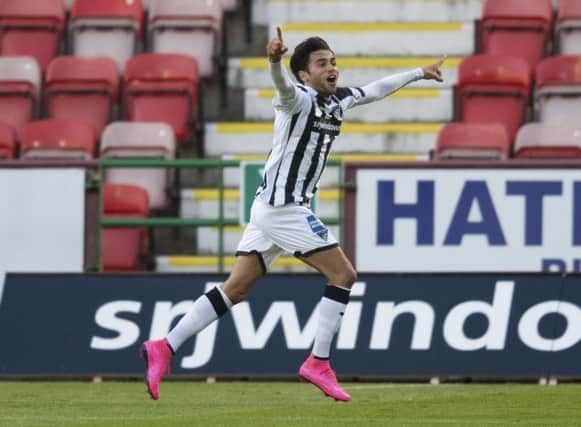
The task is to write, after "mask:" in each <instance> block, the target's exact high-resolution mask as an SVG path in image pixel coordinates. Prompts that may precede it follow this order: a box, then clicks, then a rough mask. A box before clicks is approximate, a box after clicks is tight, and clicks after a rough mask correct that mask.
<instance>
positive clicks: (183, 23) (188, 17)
mask: <svg viewBox="0 0 581 427" xmlns="http://www.w3.org/2000/svg"><path fill="white" fill-rule="evenodd" d="M222 15H223V9H222V5H221V2H220V0H206V1H190V2H185V1H183V0H152V2H151V5H150V9H149V27H148V28H149V39H150V41H151V49H150V50H152V51H153V52H164V53H179V54H183V55H191V56H193V57H194V58H196V60H197V61H198V66H199V69H200V76H202V77H210V76H212V75H214V73H215V71H216V66H215V64H216V59H217V57H218V55H219V52H220V46H221V43H220V40H221V37H222Z"/></svg>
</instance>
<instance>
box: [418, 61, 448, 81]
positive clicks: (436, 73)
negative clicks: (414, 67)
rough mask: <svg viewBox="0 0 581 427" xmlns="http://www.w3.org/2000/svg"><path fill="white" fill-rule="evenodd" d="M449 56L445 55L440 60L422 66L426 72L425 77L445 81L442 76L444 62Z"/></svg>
mask: <svg viewBox="0 0 581 427" xmlns="http://www.w3.org/2000/svg"><path fill="white" fill-rule="evenodd" d="M446 58H447V56H446V55H443V56H442V57H441V58H440V59H439V60H438V62H436V63H434V64H431V65H428V66H427V67H424V68H422V71H423V72H424V79H426V80H437V81H439V82H443V81H444V78H443V77H442V70H441V68H442V64H443V63H444V61H445V60H446Z"/></svg>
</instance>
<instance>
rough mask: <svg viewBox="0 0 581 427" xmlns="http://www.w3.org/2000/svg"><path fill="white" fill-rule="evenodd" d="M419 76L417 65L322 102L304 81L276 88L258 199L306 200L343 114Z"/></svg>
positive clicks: (275, 202)
mask: <svg viewBox="0 0 581 427" xmlns="http://www.w3.org/2000/svg"><path fill="white" fill-rule="evenodd" d="M422 76H423V72H422V70H421V69H416V70H413V71H411V72H407V73H402V74H401V76H400V75H398V76H397V77H399V78H398V79H394V81H393V82H391V81H390V82H389V84H388V85H387V86H386V85H385V84H384V82H382V81H381V80H380V81H378V82H374V83H375V86H373V85H374V83H372V84H370V85H366V86H364V87H362V88H358V87H356V88H338V89H337V91H336V93H335V94H333V95H331V96H329V97H328V98H327V99H326V100H323V99H321V98H320V97H319V96H317V91H316V90H314V89H313V88H311V87H309V86H305V85H302V84H297V85H295V86H294V96H290V97H285V98H282V97H280V96H279V94H278V92H277V94H276V95H275V97H274V100H273V106H274V109H275V119H274V135H273V147H272V150H271V152H270V154H269V156H268V159H267V161H266V165H265V169H264V176H263V181H262V184H261V185H260V186H259V187H258V190H257V192H256V197H258V198H259V199H261V200H262V201H264V202H266V203H268V204H270V205H272V206H282V205H285V204H288V203H298V204H301V203H307V202H308V201H309V200H310V199H311V198H312V197H313V195H314V194H315V192H316V191H317V188H318V183H319V179H320V178H321V174H322V173H323V170H324V168H325V164H326V162H327V159H328V157H329V152H330V151H331V145H332V144H333V141H334V140H335V138H336V137H337V136H338V135H339V133H340V131H341V124H342V123H343V114H344V112H345V111H346V110H348V109H349V108H352V107H355V106H357V105H363V104H366V103H369V102H372V101H376V100H378V99H382V98H383V97H384V96H386V95H388V94H389V93H391V92H393V91H395V90H397V89H399V88H400V87H401V86H403V85H405V84H407V83H409V82H411V81H414V80H417V79H419V78H421V77H422ZM380 83H383V84H380ZM378 85H379V86H378ZM392 86H393V87H392ZM368 92H370V93H368Z"/></svg>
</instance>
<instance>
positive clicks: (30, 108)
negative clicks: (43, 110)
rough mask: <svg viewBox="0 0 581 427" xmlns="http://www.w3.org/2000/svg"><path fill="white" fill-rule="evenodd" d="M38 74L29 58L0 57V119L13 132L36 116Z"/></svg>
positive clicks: (38, 94)
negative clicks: (10, 127) (11, 128)
mask: <svg viewBox="0 0 581 427" xmlns="http://www.w3.org/2000/svg"><path fill="white" fill-rule="evenodd" d="M41 81H42V80H41V71H40V69H39V67H38V63H37V62H36V60H35V59H34V58H32V57H0V120H2V121H4V122H6V123H7V124H9V125H10V126H12V127H13V128H14V129H15V130H16V131H17V132H18V131H19V130H20V129H21V128H22V126H24V124H26V123H27V122H29V121H30V120H33V119H35V118H36V117H37V115H38V104H39V98H40V93H39V91H40V87H41Z"/></svg>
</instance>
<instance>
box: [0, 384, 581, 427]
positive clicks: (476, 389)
mask: <svg viewBox="0 0 581 427" xmlns="http://www.w3.org/2000/svg"><path fill="white" fill-rule="evenodd" d="M344 386H345V389H346V390H347V391H348V392H350V393H351V395H352V397H353V400H352V401H351V402H348V403H338V402H335V401H334V400H331V399H329V398H325V397H324V396H323V395H322V393H321V392H319V391H318V390H317V389H315V388H314V387H313V386H311V385H307V384H301V383H298V382H297V383H293V382H220V381H218V382H216V383H214V384H207V383H204V382H189V381H176V382H164V383H163V384H162V386H161V398H160V400H159V401H157V402H154V401H152V400H151V399H150V398H149V396H148V395H147V394H146V393H145V386H144V384H142V383H139V382H116V381H110V382H109V381H105V382H103V383H90V382H8V381H0V426H10V427H18V426H58V427H66V426H107V427H114V426H135V427H144V426H160V427H173V426H206V427H214V426H228V427H231V426H252V427H253V426H292V427H298V426H317V427H322V426H471V427H475V426H491V425H496V426H512V425H518V426H581V385H580V384H559V385H557V386H539V385H536V384H441V385H429V384H390V383H345V384H344Z"/></svg>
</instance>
